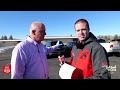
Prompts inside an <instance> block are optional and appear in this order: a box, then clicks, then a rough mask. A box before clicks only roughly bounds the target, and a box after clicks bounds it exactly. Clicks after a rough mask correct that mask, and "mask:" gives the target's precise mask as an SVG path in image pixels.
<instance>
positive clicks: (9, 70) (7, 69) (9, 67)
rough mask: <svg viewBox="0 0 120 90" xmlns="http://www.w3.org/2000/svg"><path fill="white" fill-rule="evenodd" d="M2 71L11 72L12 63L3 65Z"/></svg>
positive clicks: (4, 72)
mask: <svg viewBox="0 0 120 90" xmlns="http://www.w3.org/2000/svg"><path fill="white" fill-rule="evenodd" d="M2 73H3V74H11V65H4V66H3V67H2Z"/></svg>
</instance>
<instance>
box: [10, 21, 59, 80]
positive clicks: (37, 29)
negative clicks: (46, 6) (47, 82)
mask: <svg viewBox="0 0 120 90" xmlns="http://www.w3.org/2000/svg"><path fill="white" fill-rule="evenodd" d="M45 35H46V30H45V25H44V24H43V23H41V22H33V23H32V24H31V26H30V36H29V37H27V39H26V40H24V41H23V42H20V43H19V44H18V45H16V47H15V48H14V49H13V52H12V57H11V79H48V78H49V76H48V61H47V57H46V54H47V53H49V52H51V51H54V50H55V49H56V48H57V47H59V46H52V47H49V48H46V47H45V46H44V45H43V44H42V43H41V41H42V40H44V36H45Z"/></svg>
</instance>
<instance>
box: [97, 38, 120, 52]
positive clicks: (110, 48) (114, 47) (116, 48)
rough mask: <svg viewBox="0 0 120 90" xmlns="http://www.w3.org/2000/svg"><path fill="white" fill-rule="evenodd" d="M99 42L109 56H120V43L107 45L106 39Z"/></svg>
mask: <svg viewBox="0 0 120 90" xmlns="http://www.w3.org/2000/svg"><path fill="white" fill-rule="evenodd" d="M97 42H99V43H100V44H101V45H102V46H103V47H104V48H105V50H106V51H107V53H108V54H110V53H118V54H120V43H113V42H110V43H106V42H105V40H104V39H98V40H97Z"/></svg>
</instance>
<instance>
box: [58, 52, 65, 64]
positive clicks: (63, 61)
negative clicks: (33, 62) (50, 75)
mask: <svg viewBox="0 0 120 90" xmlns="http://www.w3.org/2000/svg"><path fill="white" fill-rule="evenodd" d="M58 59H59V61H60V66H62V65H63V64H64V63H65V56H64V53H63V52H59V53H58Z"/></svg>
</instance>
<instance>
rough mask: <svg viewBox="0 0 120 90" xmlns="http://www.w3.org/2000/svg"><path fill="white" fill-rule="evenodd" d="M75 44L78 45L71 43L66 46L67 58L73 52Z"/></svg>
mask: <svg viewBox="0 0 120 90" xmlns="http://www.w3.org/2000/svg"><path fill="white" fill-rule="evenodd" d="M75 44H76V43H75V42H74V41H71V42H68V43H67V44H66V45H65V56H68V57H69V56H70V54H71V50H72V48H73V46H74V45H75Z"/></svg>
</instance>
